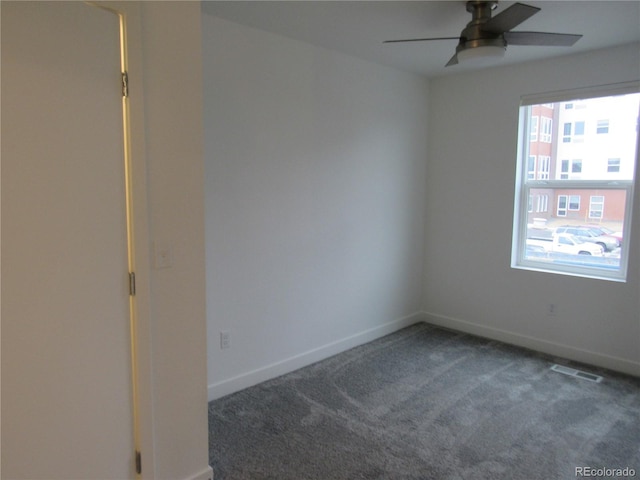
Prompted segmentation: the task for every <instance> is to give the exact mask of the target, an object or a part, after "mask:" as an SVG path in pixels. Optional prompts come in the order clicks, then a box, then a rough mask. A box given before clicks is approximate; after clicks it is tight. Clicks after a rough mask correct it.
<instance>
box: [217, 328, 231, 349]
mask: <svg viewBox="0 0 640 480" xmlns="http://www.w3.org/2000/svg"><path fill="white" fill-rule="evenodd" d="M230 347H231V334H230V333H229V332H226V331H224V332H223V331H221V332H220V350H226V349H227V348H230Z"/></svg>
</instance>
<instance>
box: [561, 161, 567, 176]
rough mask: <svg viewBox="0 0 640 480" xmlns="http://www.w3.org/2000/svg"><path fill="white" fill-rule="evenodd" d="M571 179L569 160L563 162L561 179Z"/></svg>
mask: <svg viewBox="0 0 640 480" xmlns="http://www.w3.org/2000/svg"><path fill="white" fill-rule="evenodd" d="M568 178H569V160H562V162H561V164H560V179H561V180H567V179H568Z"/></svg>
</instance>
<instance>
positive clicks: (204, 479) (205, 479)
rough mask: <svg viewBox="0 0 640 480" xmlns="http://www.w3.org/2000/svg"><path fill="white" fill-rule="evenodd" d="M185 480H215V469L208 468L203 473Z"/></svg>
mask: <svg viewBox="0 0 640 480" xmlns="http://www.w3.org/2000/svg"><path fill="white" fill-rule="evenodd" d="M185 480H213V469H212V468H211V467H207V468H205V469H204V470H202V471H201V472H199V473H196V474H195V475H192V476H190V477H189V478H185Z"/></svg>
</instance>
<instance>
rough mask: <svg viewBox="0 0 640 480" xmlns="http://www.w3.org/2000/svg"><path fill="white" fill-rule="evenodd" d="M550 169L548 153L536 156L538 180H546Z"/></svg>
mask: <svg viewBox="0 0 640 480" xmlns="http://www.w3.org/2000/svg"><path fill="white" fill-rule="evenodd" d="M550 169H551V157H550V156H548V155H540V156H539V157H538V175H537V178H538V180H548V179H549V170H550Z"/></svg>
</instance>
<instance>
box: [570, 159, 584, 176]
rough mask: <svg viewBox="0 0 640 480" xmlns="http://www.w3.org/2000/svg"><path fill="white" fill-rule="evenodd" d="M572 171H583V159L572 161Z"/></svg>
mask: <svg viewBox="0 0 640 480" xmlns="http://www.w3.org/2000/svg"><path fill="white" fill-rule="evenodd" d="M571 173H582V160H573V161H572V162H571Z"/></svg>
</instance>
